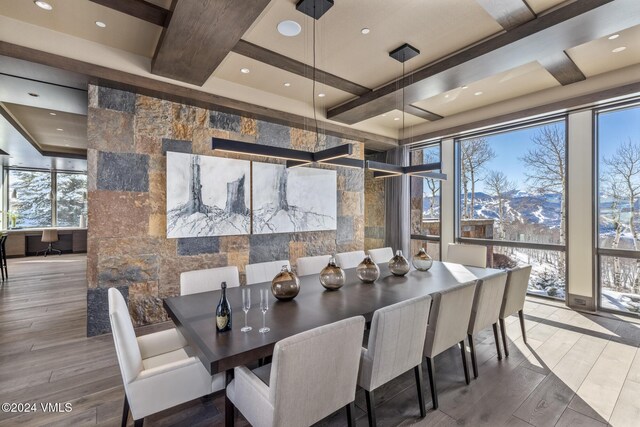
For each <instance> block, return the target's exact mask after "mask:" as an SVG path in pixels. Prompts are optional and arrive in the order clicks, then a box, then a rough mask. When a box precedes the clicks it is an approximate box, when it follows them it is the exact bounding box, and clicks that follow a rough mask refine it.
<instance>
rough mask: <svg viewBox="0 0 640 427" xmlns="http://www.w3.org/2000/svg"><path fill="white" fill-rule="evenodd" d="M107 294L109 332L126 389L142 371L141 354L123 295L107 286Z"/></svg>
mask: <svg viewBox="0 0 640 427" xmlns="http://www.w3.org/2000/svg"><path fill="white" fill-rule="evenodd" d="M108 294H109V321H110V322H111V332H112V333H113V342H114V344H115V346H116V355H117V357H118V364H119V365H120V373H121V374H122V382H123V383H124V386H125V389H126V388H128V385H129V383H131V382H132V381H133V380H134V379H135V378H136V377H137V376H138V374H139V373H140V371H142V355H141V354H140V347H139V346H138V340H137V339H136V333H135V331H134V330H133V324H132V323H131V317H129V309H128V308H127V303H126V302H125V300H124V297H123V296H122V294H121V293H120V291H118V290H117V289H116V288H109V291H108Z"/></svg>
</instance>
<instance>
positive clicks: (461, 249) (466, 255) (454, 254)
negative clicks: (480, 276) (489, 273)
mask: <svg viewBox="0 0 640 427" xmlns="http://www.w3.org/2000/svg"><path fill="white" fill-rule="evenodd" d="M447 261H448V262H454V263H456V264H462V265H466V266H469V267H480V268H487V247H486V246H480V245H462V244H459V243H449V246H447Z"/></svg>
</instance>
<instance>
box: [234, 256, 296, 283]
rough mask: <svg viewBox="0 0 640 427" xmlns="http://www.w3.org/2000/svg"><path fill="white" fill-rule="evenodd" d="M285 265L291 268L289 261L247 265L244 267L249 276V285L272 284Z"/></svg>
mask: <svg viewBox="0 0 640 427" xmlns="http://www.w3.org/2000/svg"><path fill="white" fill-rule="evenodd" d="M284 265H286V266H287V267H291V264H289V260H287V259H283V260H282V261H269V262H259V263H257V264H248V265H246V266H245V267H244V271H245V273H246V275H247V285H253V284H254V283H263V282H271V281H272V280H273V278H274V277H276V275H277V274H278V273H280V271H282V266H284Z"/></svg>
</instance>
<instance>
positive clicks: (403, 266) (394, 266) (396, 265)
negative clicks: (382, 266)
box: [389, 251, 411, 276]
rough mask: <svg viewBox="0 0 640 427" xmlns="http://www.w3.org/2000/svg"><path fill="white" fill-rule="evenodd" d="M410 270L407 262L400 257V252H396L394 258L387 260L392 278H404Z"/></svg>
mask: <svg viewBox="0 0 640 427" xmlns="http://www.w3.org/2000/svg"><path fill="white" fill-rule="evenodd" d="M410 269H411V267H410V266H409V261H407V259H406V258H405V257H404V256H402V251H396V254H395V256H394V257H393V258H391V260H389V270H391V273H393V275H394V276H404V275H405V274H407V273H408V272H409V270H410Z"/></svg>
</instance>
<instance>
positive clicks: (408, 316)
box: [358, 295, 431, 426]
mask: <svg viewBox="0 0 640 427" xmlns="http://www.w3.org/2000/svg"><path fill="white" fill-rule="evenodd" d="M430 307H431V297H430V296H429V295H425V296H422V297H418V298H413V299H410V300H407V301H402V302H400V303H397V304H393V305H389V306H387V307H384V308H381V309H379V310H376V311H375V313H373V319H372V320H371V328H370V329H369V342H368V344H367V348H363V349H362V355H361V357H360V372H359V373H358V385H359V386H360V387H362V388H363V389H364V390H365V397H366V401H367V415H368V417H369V426H375V425H376V415H375V398H374V390H375V389H376V388H378V387H380V386H381V385H383V384H386V383H388V382H389V381H391V380H392V379H394V378H397V377H399V376H400V375H402V374H404V373H405V372H407V371H408V370H410V369H413V370H414V374H415V377H416V387H417V391H418V404H419V406H420V415H421V417H423V418H424V417H425V416H426V409H425V404H424V393H423V390H422V352H423V350H424V339H425V336H426V333H427V321H428V320H429V309H430Z"/></svg>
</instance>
